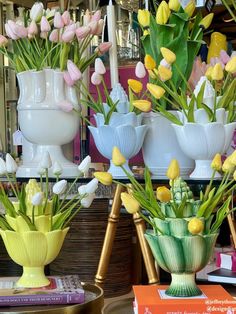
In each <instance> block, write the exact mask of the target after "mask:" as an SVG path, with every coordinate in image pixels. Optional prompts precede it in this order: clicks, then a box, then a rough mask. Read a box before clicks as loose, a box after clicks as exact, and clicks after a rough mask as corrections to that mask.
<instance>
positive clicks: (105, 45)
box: [95, 41, 112, 56]
mask: <svg viewBox="0 0 236 314" xmlns="http://www.w3.org/2000/svg"><path fill="white" fill-rule="evenodd" d="M111 46H112V43H111V42H110V41H108V42H104V43H101V44H100V45H99V46H98V47H97V48H96V50H95V51H96V52H97V53H98V55H99V56H101V55H103V54H104V53H106V52H107V51H108V50H109V49H110V48H111Z"/></svg>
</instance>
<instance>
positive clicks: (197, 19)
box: [190, 10, 202, 40]
mask: <svg viewBox="0 0 236 314" xmlns="http://www.w3.org/2000/svg"><path fill="white" fill-rule="evenodd" d="M201 20H202V13H201V11H200V10H198V12H197V15H196V16H195V19H194V24H193V28H192V31H191V36H190V39H191V40H194V38H195V37H196V36H197V34H198V32H199V23H200V21H201Z"/></svg>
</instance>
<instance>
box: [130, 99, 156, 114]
mask: <svg viewBox="0 0 236 314" xmlns="http://www.w3.org/2000/svg"><path fill="white" fill-rule="evenodd" d="M132 105H133V106H134V107H135V108H137V109H139V110H141V111H143V112H149V111H150V110H151V109H152V104H151V102H150V101H148V100H145V99H140V100H134V101H133V102H132Z"/></svg>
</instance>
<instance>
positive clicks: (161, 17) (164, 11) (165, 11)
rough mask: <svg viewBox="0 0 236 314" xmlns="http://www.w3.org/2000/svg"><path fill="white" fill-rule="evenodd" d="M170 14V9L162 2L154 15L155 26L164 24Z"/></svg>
mask: <svg viewBox="0 0 236 314" xmlns="http://www.w3.org/2000/svg"><path fill="white" fill-rule="evenodd" d="M170 13H171V12H170V8H169V6H168V4H167V2H165V1H162V2H161V3H160V5H159V7H158V9H157V14H156V22H157V24H161V25H164V24H166V23H167V21H168V19H169V17H170Z"/></svg>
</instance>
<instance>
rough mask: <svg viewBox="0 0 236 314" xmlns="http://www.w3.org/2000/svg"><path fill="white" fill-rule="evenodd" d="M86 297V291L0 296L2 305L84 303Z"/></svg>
mask: <svg viewBox="0 0 236 314" xmlns="http://www.w3.org/2000/svg"><path fill="white" fill-rule="evenodd" d="M84 299H85V296H84V293H63V294H45V295H43V294H40V295H39V294H37V295H36V294H35V295H33V294H32V295H16V296H0V306H18V305H43V304H79V303H83V302H84Z"/></svg>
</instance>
